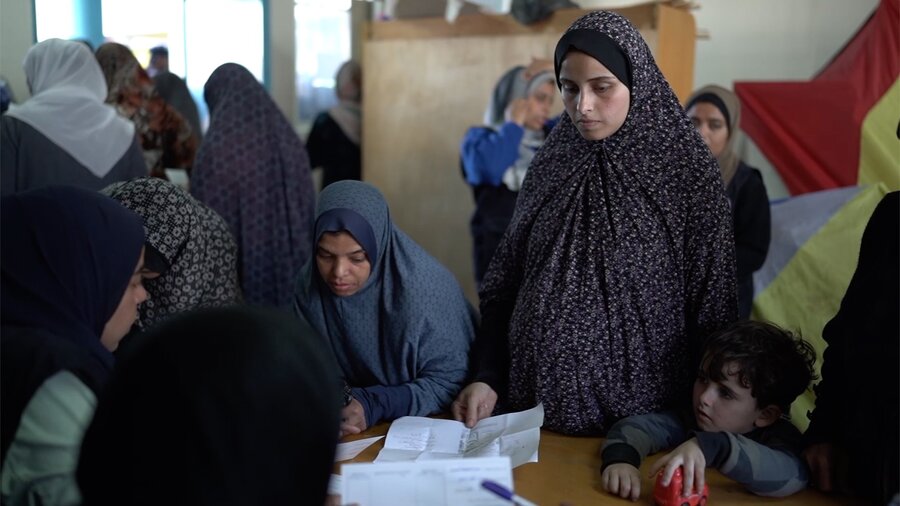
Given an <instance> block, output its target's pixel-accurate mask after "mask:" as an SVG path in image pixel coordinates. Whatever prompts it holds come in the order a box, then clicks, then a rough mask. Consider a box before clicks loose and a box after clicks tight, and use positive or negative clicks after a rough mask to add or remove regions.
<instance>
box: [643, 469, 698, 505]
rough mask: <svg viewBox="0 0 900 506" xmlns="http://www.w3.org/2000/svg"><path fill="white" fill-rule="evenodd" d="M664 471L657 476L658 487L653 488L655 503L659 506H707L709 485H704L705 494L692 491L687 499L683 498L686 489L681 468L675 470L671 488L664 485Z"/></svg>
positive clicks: (670, 484) (670, 483)
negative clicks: (682, 492) (683, 490)
mask: <svg viewBox="0 0 900 506" xmlns="http://www.w3.org/2000/svg"><path fill="white" fill-rule="evenodd" d="M663 471H664V470H661V471H660V472H659V474H657V475H656V486H655V487H653V501H654V502H655V503H656V504H657V505H658V506H706V499H707V498H708V497H709V485H707V484H705V483H704V484H703V492H701V493H697V492H695V491H691V494H689V495H688V496H687V497H682V495H681V491H682V489H684V476H683V475H682V471H681V468H680V467H679V468H678V469H676V470H675V474H673V475H672V481H670V482H669V486H668V487H667V486H665V485H663V484H662V477H663Z"/></svg>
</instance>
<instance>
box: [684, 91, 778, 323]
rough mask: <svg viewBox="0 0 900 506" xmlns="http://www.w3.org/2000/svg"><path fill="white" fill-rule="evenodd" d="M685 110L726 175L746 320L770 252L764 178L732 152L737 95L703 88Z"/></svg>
mask: <svg viewBox="0 0 900 506" xmlns="http://www.w3.org/2000/svg"><path fill="white" fill-rule="evenodd" d="M685 110H686V111H687V115H688V116H689V117H690V118H691V121H693V122H694V126H696V127H697V131H698V132H699V133H700V136H701V137H703V141H704V142H706V145H707V146H709V150H710V151H712V154H713V156H715V157H716V161H718V162H719V170H721V171H722V183H724V184H725V192H726V194H727V195H728V202H729V203H730V204H731V213H732V217H733V220H734V253H735V259H736V261H737V284H738V313H739V316H740V318H741V319H742V320H744V319H747V318H749V317H750V310H751V309H752V307H753V273H754V272H755V271H757V270H758V269H759V268H760V267H762V264H763V263H764V262H765V261H766V254H767V253H768V252H769V236H770V235H771V228H772V227H771V220H770V216H769V214H770V213H769V196H768V195H767V194H766V185H765V184H763V179H762V174H760V173H759V171H758V170H756V169H754V168H753V167H751V166H749V165H747V164H746V163H744V162H743V161H742V160H741V159H740V158H738V156H737V153H735V151H734V144H735V138H737V129H738V126H739V125H740V120H741V102H740V100H738V98H737V95H735V94H734V93H732V92H730V91H728V90H726V89H725V88H722V87H721V86H714V85H712V86H704V87H703V88H701V89H699V90H697V91H696V92H695V93H694V94H693V95H691V97H690V98H689V99H688V101H687V106H686V107H685Z"/></svg>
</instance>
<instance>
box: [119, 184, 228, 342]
mask: <svg viewBox="0 0 900 506" xmlns="http://www.w3.org/2000/svg"><path fill="white" fill-rule="evenodd" d="M103 193H105V194H106V195H109V196H110V197H112V198H114V199H116V200H118V201H119V202H120V203H122V205H124V206H125V207H127V208H129V209H131V210H132V211H134V212H136V213H137V214H138V215H139V216H141V218H143V220H144V228H145V229H146V233H147V241H146V242H147V244H148V245H149V246H150V247H149V248H147V253H146V254H145V262H146V264H147V266H148V268H152V266H151V262H150V259H151V258H152V256H153V255H159V256H161V257H162V260H163V261H164V262H165V265H166V266H167V267H168V269H166V270H165V272H163V273H162V275H161V276H159V277H158V278H155V279H147V280H144V288H146V289H147V292H148V293H149V294H150V298H149V299H147V301H145V302H144V303H143V304H141V307H140V321H139V323H140V325H141V326H142V327H148V326H150V325H153V324H155V323H157V322H159V321H161V320H164V319H166V318H168V317H170V316H171V315H173V314H177V313H182V312H185V311H189V310H191V309H196V308H201V307H214V306H225V305H229V304H236V303H239V302H240V301H241V292H240V288H239V286H238V279H237V246H236V245H235V244H234V239H233V238H232V237H231V231H229V229H228V225H227V224H226V223H225V220H223V219H222V217H221V216H219V215H218V214H216V212H215V211H213V210H212V209H210V208H208V207H206V206H205V205H203V204H202V203H201V202H199V201H197V200H196V199H195V198H194V197H191V196H190V195H189V194H188V193H187V192H185V191H184V190H182V189H181V188H179V187H178V186H176V185H174V184H172V183H170V182H168V181H163V180H162V179H157V178H143V179H135V180H132V181H128V182H124V183H114V184H112V185H110V186H107V187H106V188H104V189H103Z"/></svg>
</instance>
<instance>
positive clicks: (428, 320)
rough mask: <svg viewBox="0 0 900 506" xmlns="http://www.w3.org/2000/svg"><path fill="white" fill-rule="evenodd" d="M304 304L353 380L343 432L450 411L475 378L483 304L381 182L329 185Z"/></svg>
mask: <svg viewBox="0 0 900 506" xmlns="http://www.w3.org/2000/svg"><path fill="white" fill-rule="evenodd" d="M314 244H315V245H316V253H315V257H314V258H313V259H312V260H310V261H309V262H308V263H307V264H306V265H305V266H304V267H303V270H302V272H301V276H300V280H299V284H298V286H297V294H296V311H297V313H298V314H299V315H300V316H301V317H303V318H304V319H305V320H306V321H308V322H309V323H310V324H311V325H312V326H313V328H315V329H316V330H318V331H319V333H320V334H322V335H323V336H326V338H327V339H328V341H329V342H330V344H331V349H332V351H333V352H334V355H335V357H336V358H337V362H338V365H339V366H340V367H341V370H342V372H343V374H344V379H345V381H346V382H347V384H348V385H349V386H351V387H353V388H352V389H351V391H350V392H348V394H349V397H348V398H346V399H345V401H346V402H347V403H348V404H347V406H346V407H345V408H344V411H343V418H344V420H343V424H342V431H343V432H344V433H356V432H359V431H361V430H365V429H366V427H369V426H372V425H374V424H376V423H378V422H379V421H381V420H391V419H394V418H397V417H400V416H405V415H418V416H424V415H430V414H433V413H437V412H440V411H443V410H446V409H447V408H448V407H449V405H450V402H451V401H452V400H453V397H454V396H455V395H456V393H457V392H458V391H459V389H460V386H461V385H462V382H463V381H464V380H465V378H466V366H467V362H468V351H469V344H470V342H471V341H472V339H473V338H474V336H475V315H474V309H473V308H472V307H471V306H470V305H469V303H468V302H467V301H466V299H465V297H464V296H463V293H462V290H461V289H460V287H459V284H458V283H457V281H456V279H455V278H454V277H453V275H452V274H451V273H450V272H449V271H448V270H447V269H446V268H444V267H443V266H442V265H441V264H440V263H438V262H437V261H436V260H435V259H434V258H433V257H431V256H430V255H429V254H428V253H426V252H425V250H423V249H422V248H421V247H420V246H419V245H418V244H416V243H415V242H414V241H413V240H412V239H410V238H409V236H407V235H406V234H404V233H403V232H401V231H400V230H399V229H397V227H395V226H394V225H393V223H391V218H390V214H389V212H388V207H387V203H386V202H385V201H384V197H383V196H382V195H381V193H380V192H379V191H378V190H377V189H375V187H373V186H371V185H369V184H366V183H362V182H359V181H339V182H337V183H334V184H332V185H330V186H328V187H327V188H325V190H323V191H322V193H321V195H320V198H319V205H318V209H317V213H316V227H315V242H314Z"/></svg>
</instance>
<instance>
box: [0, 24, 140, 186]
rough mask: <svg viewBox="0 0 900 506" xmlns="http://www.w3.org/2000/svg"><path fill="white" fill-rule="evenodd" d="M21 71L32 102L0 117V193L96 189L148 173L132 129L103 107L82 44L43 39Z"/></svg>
mask: <svg viewBox="0 0 900 506" xmlns="http://www.w3.org/2000/svg"><path fill="white" fill-rule="evenodd" d="M22 67H23V68H24V70H25V77H26V78H27V80H28V87H29V88H30V89H31V98H30V99H28V100H26V101H25V103H23V104H21V105H15V104H13V105H12V106H11V107H10V109H9V110H8V111H7V112H6V114H4V115H3V119H2V136H0V193H2V194H3V195H9V194H11V193H16V192H21V191H25V190H30V189H33V188H40V187H43V186H47V185H52V184H66V185H74V186H80V187H83V188H88V189H91V190H99V189H100V188H103V187H104V186H106V185H108V184H110V183H113V182H115V181H126V180H129V179H133V178H136V177H143V176H146V175H147V165H146V163H145V162H144V159H143V157H142V156H141V147H140V144H139V141H138V139H137V137H136V136H135V129H134V125H133V124H132V123H131V122H130V121H128V120H127V119H125V118H122V117H120V116H119V114H118V113H117V112H116V109H115V108H113V107H111V106H109V105H107V104H105V103H104V102H103V101H104V99H105V98H106V82H105V81H104V79H103V72H101V70H100V66H99V65H98V64H97V60H95V59H94V56H93V55H92V54H91V52H90V51H89V50H88V48H87V46H85V45H84V44H82V43H81V42H72V41H67V40H61V39H47V40H45V41H42V42H40V43H38V44H36V45H34V46H32V47H31V49H29V50H28V53H27V54H26V55H25V60H24V61H23V63H22Z"/></svg>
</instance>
